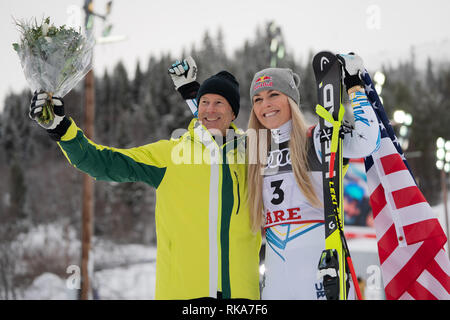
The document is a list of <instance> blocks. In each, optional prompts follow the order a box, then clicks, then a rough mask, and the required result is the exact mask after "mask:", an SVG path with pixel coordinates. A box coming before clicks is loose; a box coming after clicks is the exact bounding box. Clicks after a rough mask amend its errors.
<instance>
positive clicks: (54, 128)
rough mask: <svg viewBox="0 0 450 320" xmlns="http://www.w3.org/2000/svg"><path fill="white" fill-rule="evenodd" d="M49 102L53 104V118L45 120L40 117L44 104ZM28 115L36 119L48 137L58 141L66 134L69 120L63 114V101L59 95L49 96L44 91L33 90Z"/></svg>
mask: <svg viewBox="0 0 450 320" xmlns="http://www.w3.org/2000/svg"><path fill="white" fill-rule="evenodd" d="M48 102H50V103H51V104H52V106H53V108H52V109H53V113H54V118H53V119H52V120H49V121H47V122H44V121H43V120H42V119H41V116H42V113H43V112H44V106H45V104H46V103H48ZM28 115H29V117H30V118H31V119H32V120H34V121H36V122H37V123H38V124H39V125H40V126H41V127H42V128H44V129H46V130H47V132H48V134H49V136H50V138H52V139H53V140H55V141H60V140H61V137H62V136H63V135H64V134H66V132H67V129H68V128H69V126H70V124H71V121H70V120H69V119H67V117H66V116H65V114H64V101H63V99H62V98H59V97H51V98H50V96H49V94H48V93H47V92H45V91H40V92H37V91H35V92H34V95H33V98H32V99H31V104H30V112H29V113H28Z"/></svg>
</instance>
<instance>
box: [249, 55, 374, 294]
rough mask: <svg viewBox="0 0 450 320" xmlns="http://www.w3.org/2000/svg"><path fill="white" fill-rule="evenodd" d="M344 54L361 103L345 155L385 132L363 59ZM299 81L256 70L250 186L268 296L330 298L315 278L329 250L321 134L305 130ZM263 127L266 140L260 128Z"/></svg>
mask: <svg viewBox="0 0 450 320" xmlns="http://www.w3.org/2000/svg"><path fill="white" fill-rule="evenodd" d="M341 58H342V59H343V61H345V65H346V67H345V71H346V72H345V74H346V75H345V78H344V82H345V84H346V87H347V89H348V93H349V97H350V100H351V104H352V107H353V108H358V117H357V118H356V119H355V121H354V125H353V130H352V131H351V132H350V133H347V134H345V137H344V147H343V154H344V158H345V160H344V161H348V158H361V157H364V156H367V155H369V154H370V153H372V152H373V151H374V150H376V148H377V146H378V144H379V141H380V133H379V128H378V122H377V120H376V115H375V113H374V112H373V110H372V107H371V106H370V104H369V103H368V101H367V97H366V95H365V93H364V90H363V88H362V87H361V85H360V83H361V80H359V76H358V74H359V71H360V70H361V71H362V70H363V64H362V60H361V58H359V57H358V56H348V55H342V56H341ZM299 83H300V80H299V77H298V75H296V74H295V73H293V72H292V71H291V70H290V69H280V68H269V69H264V70H262V71H259V72H257V73H256V74H255V76H254V79H253V81H252V84H251V87H250V97H251V101H252V104H253V108H252V112H251V114H250V120H249V125H248V128H249V132H250V131H252V130H253V132H255V131H256V132H258V133H259V134H256V135H254V136H256V139H257V141H256V143H250V148H249V153H250V154H249V159H250V164H249V169H248V175H249V179H248V183H249V187H248V189H249V205H250V211H251V219H252V227H253V230H254V231H256V230H258V229H260V228H261V227H264V229H265V231H266V252H265V267H266V268H265V277H264V281H263V289H262V298H263V299H325V298H326V297H325V292H324V289H323V285H322V282H321V280H318V279H317V276H316V274H317V265H318V262H319V258H320V254H321V253H322V250H324V249H325V236H324V232H325V231H324V212H323V206H322V196H323V193H322V173H321V157H320V141H319V132H318V126H316V127H312V128H309V129H308V127H307V125H306V123H305V120H304V118H303V115H302V113H301V110H300V109H299V101H300V95H299V91H298V86H299ZM266 129H269V130H267V131H270V133H268V134H267V139H265V138H264V134H260V133H261V131H264V130H266ZM266 140H267V141H266ZM252 146H253V149H252ZM254 146H256V147H254ZM252 152H253V154H252ZM255 152H256V153H255ZM255 154H256V155H258V156H255ZM261 155H263V156H261ZM255 159H256V161H253V162H254V163H252V160H255ZM255 162H256V163H255Z"/></svg>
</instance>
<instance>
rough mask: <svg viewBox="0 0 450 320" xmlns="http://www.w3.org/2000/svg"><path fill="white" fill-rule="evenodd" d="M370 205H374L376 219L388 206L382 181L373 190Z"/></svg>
mask: <svg viewBox="0 0 450 320" xmlns="http://www.w3.org/2000/svg"><path fill="white" fill-rule="evenodd" d="M369 202H370V206H371V207H372V212H373V218H374V219H375V218H376V217H377V215H378V213H379V212H380V211H381V210H382V209H383V208H384V206H386V198H385V196H384V188H383V186H382V185H381V183H380V184H379V185H378V187H377V188H376V189H375V190H374V191H373V192H372V194H371V195H370V198H369Z"/></svg>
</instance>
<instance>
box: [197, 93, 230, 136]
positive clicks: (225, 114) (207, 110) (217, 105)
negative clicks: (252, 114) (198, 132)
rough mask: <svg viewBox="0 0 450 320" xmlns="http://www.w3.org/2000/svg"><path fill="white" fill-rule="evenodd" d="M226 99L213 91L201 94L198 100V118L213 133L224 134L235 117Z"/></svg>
mask: <svg viewBox="0 0 450 320" xmlns="http://www.w3.org/2000/svg"><path fill="white" fill-rule="evenodd" d="M235 118H236V117H235V115H234V113H233V110H232V109H231V105H230V104H229V103H228V101H227V99H225V98H224V97H222V96H221V95H218V94H215V93H207V94H204V95H203V96H201V98H200V101H199V102H198V119H199V120H200V122H201V123H202V124H203V125H204V126H205V127H206V128H207V129H208V130H209V131H210V132H211V133H212V134H214V135H216V134H221V135H222V136H224V135H225V134H226V130H227V129H228V128H229V127H230V124H231V121H233V120H234V119H235Z"/></svg>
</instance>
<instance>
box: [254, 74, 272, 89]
mask: <svg viewBox="0 0 450 320" xmlns="http://www.w3.org/2000/svg"><path fill="white" fill-rule="evenodd" d="M272 86H273V82H272V77H269V76H262V77H259V78H258V79H257V80H256V82H255V86H254V87H253V90H258V89H259V88H265V87H272Z"/></svg>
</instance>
